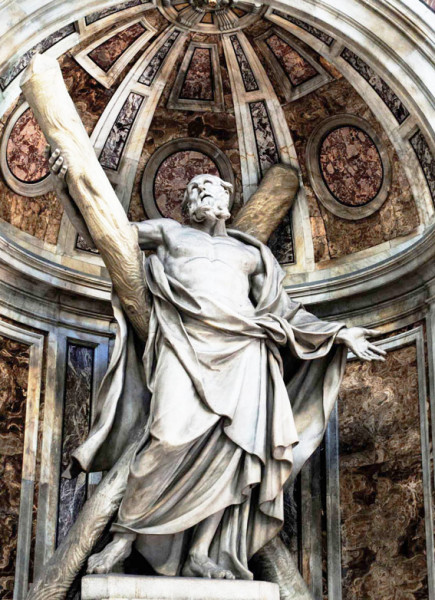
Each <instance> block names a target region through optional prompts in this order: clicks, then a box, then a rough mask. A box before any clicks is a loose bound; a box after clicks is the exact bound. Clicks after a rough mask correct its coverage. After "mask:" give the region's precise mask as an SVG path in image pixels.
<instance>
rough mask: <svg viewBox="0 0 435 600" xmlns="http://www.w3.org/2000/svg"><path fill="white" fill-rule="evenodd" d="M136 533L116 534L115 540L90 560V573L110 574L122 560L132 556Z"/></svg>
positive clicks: (88, 570)
mask: <svg viewBox="0 0 435 600" xmlns="http://www.w3.org/2000/svg"><path fill="white" fill-rule="evenodd" d="M135 539H136V534H135V533H115V535H114V536H113V540H112V541H111V542H110V544H107V546H106V547H105V548H104V550H103V551H102V552H99V553H98V554H94V555H93V556H91V557H90V558H89V560H88V568H87V572H88V573H110V571H112V569H113V567H114V566H115V565H116V564H117V563H119V562H120V561H121V560H124V559H126V558H127V557H128V556H130V553H131V548H132V545H133V542H134V540H135Z"/></svg>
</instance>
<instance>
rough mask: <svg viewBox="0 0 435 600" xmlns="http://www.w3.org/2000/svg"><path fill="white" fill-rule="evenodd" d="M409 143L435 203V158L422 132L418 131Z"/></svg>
mask: <svg viewBox="0 0 435 600" xmlns="http://www.w3.org/2000/svg"><path fill="white" fill-rule="evenodd" d="M409 141H410V142H411V146H412V147H413V148H414V151H415V153H416V155H417V158H418V162H419V163H420V165H421V168H422V169H423V173H424V176H425V177H426V181H427V185H428V186H429V190H430V195H431V196H432V200H433V202H434V203H435V158H434V156H433V154H432V152H431V149H430V148H429V145H428V143H427V142H426V139H425V137H424V135H423V134H422V132H421V131H420V130H418V131H417V133H415V134H414V135H413V136H412V137H411V138H410V140H409Z"/></svg>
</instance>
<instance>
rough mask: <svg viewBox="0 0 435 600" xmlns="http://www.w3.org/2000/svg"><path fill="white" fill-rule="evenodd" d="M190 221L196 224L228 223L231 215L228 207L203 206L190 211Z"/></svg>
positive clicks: (217, 205)
mask: <svg viewBox="0 0 435 600" xmlns="http://www.w3.org/2000/svg"><path fill="white" fill-rule="evenodd" d="M189 212H190V220H191V221H194V222H195V223H203V222H204V221H221V220H223V221H226V220H227V219H229V218H230V216H231V215H230V213H229V212H228V209H227V207H226V206H219V204H216V203H212V204H201V205H199V206H195V207H191V209H190V211H189Z"/></svg>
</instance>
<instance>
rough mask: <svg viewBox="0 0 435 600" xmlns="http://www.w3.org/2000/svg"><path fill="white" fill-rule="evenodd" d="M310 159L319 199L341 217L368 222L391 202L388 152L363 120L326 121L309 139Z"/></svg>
mask: <svg viewBox="0 0 435 600" xmlns="http://www.w3.org/2000/svg"><path fill="white" fill-rule="evenodd" d="M306 159H307V166H308V173H309V177H310V182H311V185H312V187H313V190H314V192H315V194H316V196H317V198H318V199H319V200H320V202H321V203H322V204H323V206H325V208H326V209H328V210H329V211H331V212H332V213H333V214H334V215H336V216H337V217H341V218H343V219H348V220H350V221H356V220H358V219H363V218H365V217H368V216H369V215H372V214H373V213H374V212H376V211H377V210H379V208H380V207H381V206H382V204H383V203H384V202H385V200H386V199H387V197H388V193H389V190H390V184H391V165H390V161H389V158H388V153H387V150H386V149H385V148H384V146H383V144H382V142H381V140H380V139H379V137H378V135H377V134H376V132H375V131H374V129H373V127H372V126H371V125H370V124H369V123H368V122H367V121H365V120H364V119H360V118H359V117H356V116H355V115H347V114H343V115H337V116H335V117H332V118H327V119H325V120H324V121H322V122H321V123H320V125H319V126H318V127H317V128H316V129H315V130H314V131H313V133H312V135H311V137H310V139H309V140H308V144H307V157H306Z"/></svg>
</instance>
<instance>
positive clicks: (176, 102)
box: [167, 42, 225, 112]
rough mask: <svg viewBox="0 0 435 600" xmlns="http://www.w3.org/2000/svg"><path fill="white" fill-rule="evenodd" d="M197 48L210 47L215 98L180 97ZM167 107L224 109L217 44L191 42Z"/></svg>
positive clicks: (198, 109)
mask: <svg viewBox="0 0 435 600" xmlns="http://www.w3.org/2000/svg"><path fill="white" fill-rule="evenodd" d="M197 48H208V49H209V50H210V58H211V66H210V68H211V77H212V84H213V100H196V99H195V100H193V99H187V98H181V97H180V95H181V90H182V87H183V84H184V80H185V78H186V75H187V73H188V71H189V67H190V64H191V60H192V57H193V53H194V52H195V50H196V49H197ZM167 107H168V108H172V109H174V110H195V111H212V112H223V111H224V108H225V106H224V93H223V89H222V77H221V69H220V64H219V49H218V46H217V44H205V43H201V42H191V43H190V44H189V46H188V48H187V51H186V54H185V55H184V58H183V62H182V63H181V67H180V70H179V72H178V75H177V78H176V80H175V83H174V85H173V87H172V90H171V93H170V95H169V99H168V103H167Z"/></svg>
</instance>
